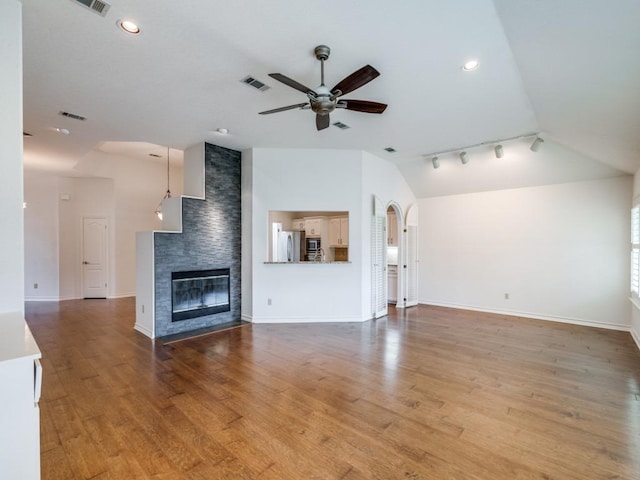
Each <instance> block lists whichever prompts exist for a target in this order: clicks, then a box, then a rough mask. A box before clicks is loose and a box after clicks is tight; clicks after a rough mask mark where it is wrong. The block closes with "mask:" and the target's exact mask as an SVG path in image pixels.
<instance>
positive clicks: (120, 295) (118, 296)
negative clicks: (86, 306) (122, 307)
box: [107, 292, 136, 298]
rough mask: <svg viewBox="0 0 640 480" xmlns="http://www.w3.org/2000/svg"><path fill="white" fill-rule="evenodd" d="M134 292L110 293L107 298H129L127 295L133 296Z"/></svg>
mask: <svg viewBox="0 0 640 480" xmlns="http://www.w3.org/2000/svg"><path fill="white" fill-rule="evenodd" d="M135 296H136V294H135V292H134V293H120V294H118V295H110V296H108V297H107V298H129V297H135Z"/></svg>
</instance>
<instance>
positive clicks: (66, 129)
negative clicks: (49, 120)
mask: <svg viewBox="0 0 640 480" xmlns="http://www.w3.org/2000/svg"><path fill="white" fill-rule="evenodd" d="M56 132H59V133H61V134H63V135H69V134H70V133H71V130H69V129H68V128H59V127H58V128H56Z"/></svg>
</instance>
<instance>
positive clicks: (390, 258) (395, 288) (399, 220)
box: [386, 202, 405, 308]
mask: <svg viewBox="0 0 640 480" xmlns="http://www.w3.org/2000/svg"><path fill="white" fill-rule="evenodd" d="M403 239H404V229H403V214H402V210H401V208H400V205H398V204H397V203H395V202H391V203H390V204H389V205H388V206H387V238H386V240H387V241H386V249H387V255H386V258H387V302H388V303H391V304H394V305H395V306H396V308H404V306H405V302H404V295H403V293H402V291H403V289H402V287H403V278H404V277H403V275H402V270H403V265H404V263H403V258H404V248H403V246H404V241H403Z"/></svg>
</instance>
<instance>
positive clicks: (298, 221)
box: [291, 218, 304, 232]
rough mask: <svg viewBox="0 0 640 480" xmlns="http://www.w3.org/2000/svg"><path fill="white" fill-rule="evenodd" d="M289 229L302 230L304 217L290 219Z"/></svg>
mask: <svg viewBox="0 0 640 480" xmlns="http://www.w3.org/2000/svg"><path fill="white" fill-rule="evenodd" d="M291 230H293V231H294V232H301V231H302V230H304V218H294V219H293V220H291Z"/></svg>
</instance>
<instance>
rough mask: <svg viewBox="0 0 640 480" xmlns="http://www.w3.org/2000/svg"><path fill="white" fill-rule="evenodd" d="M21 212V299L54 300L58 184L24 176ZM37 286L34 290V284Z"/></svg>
mask: <svg viewBox="0 0 640 480" xmlns="http://www.w3.org/2000/svg"><path fill="white" fill-rule="evenodd" d="M24 197H25V199H29V201H28V204H27V208H26V209H25V210H24V232H25V235H24V255H25V297H26V300H30V299H33V298H39V299H42V300H57V299H58V295H59V291H60V282H59V280H60V279H59V275H58V270H59V266H60V263H59V259H58V257H59V251H60V247H59V242H58V223H59V216H58V208H56V207H57V203H58V182H57V181H54V182H52V181H51V177H49V176H43V175H29V174H28V172H25V181H24ZM36 283H37V288H36V286H35V284H36Z"/></svg>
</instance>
